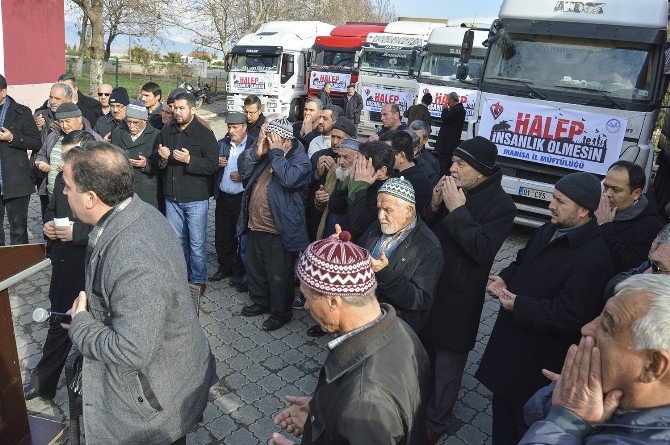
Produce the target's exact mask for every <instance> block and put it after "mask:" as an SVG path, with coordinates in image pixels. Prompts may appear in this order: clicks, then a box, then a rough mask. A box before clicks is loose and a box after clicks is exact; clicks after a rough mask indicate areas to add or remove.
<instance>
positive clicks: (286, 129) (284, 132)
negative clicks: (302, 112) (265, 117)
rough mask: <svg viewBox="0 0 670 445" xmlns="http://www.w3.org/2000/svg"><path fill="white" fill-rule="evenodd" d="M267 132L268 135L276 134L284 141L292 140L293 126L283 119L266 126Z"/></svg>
mask: <svg viewBox="0 0 670 445" xmlns="http://www.w3.org/2000/svg"><path fill="white" fill-rule="evenodd" d="M267 131H268V132H269V133H277V134H278V135H279V136H281V137H282V138H284V139H294V138H295V136H293V126H292V125H291V123H290V122H289V121H288V119H286V118H285V117H282V118H281V119H275V120H273V121H272V122H270V123H269V124H268V129H267Z"/></svg>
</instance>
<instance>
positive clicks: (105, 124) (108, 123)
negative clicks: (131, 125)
mask: <svg viewBox="0 0 670 445" xmlns="http://www.w3.org/2000/svg"><path fill="white" fill-rule="evenodd" d="M117 127H121V129H123V130H128V125H127V124H126V121H125V120H121V121H118V122H117V121H115V120H114V118H113V117H112V113H108V114H105V115H102V116H100V117H99V118H98V122H96V124H95V126H94V127H93V131H95V132H96V133H98V134H99V135H100V136H102V137H103V138H104V137H105V136H107V135H108V134H110V133H111V132H112V131H113V130H114V129H115V128H117Z"/></svg>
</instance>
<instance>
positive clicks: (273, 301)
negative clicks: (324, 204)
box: [237, 118, 312, 331]
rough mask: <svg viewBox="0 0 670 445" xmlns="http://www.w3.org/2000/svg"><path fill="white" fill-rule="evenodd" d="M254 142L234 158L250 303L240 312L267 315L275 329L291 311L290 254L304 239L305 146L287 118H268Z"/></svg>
mask: <svg viewBox="0 0 670 445" xmlns="http://www.w3.org/2000/svg"><path fill="white" fill-rule="evenodd" d="M266 128H267V130H266V131H264V132H262V133H261V139H260V140H259V141H258V144H257V147H250V148H247V149H246V150H245V151H244V152H242V154H241V155H240V158H239V160H238V168H239V169H240V170H241V171H243V172H246V171H251V173H250V174H249V176H248V177H246V175H245V181H246V185H247V186H246V188H245V190H244V194H243V195H242V209H241V212H240V218H239V220H238V222H237V236H242V235H244V234H248V238H247V264H246V266H247V285H248V286H249V297H250V298H251V301H252V303H253V304H251V305H248V306H245V307H243V308H242V315H243V316H245V317H253V316H256V315H261V314H265V313H268V312H269V313H270V316H269V317H268V318H267V319H266V320H265V321H264V322H263V329H264V330H266V331H274V330H276V329H279V328H281V327H282V326H284V324H286V323H287V322H288V321H289V320H291V318H292V317H293V309H292V307H291V306H292V304H293V299H294V291H293V269H294V264H295V256H296V254H297V253H299V252H302V251H303V250H304V249H305V248H306V247H307V245H308V244H309V238H308V236H307V224H306V221H305V200H304V196H305V194H306V193H307V187H308V186H309V181H310V177H311V173H312V168H311V165H310V162H309V158H308V157H307V154H306V153H305V150H304V148H303V147H302V145H301V144H300V142H298V140H296V139H295V137H294V136H293V127H292V126H291V123H290V122H289V121H288V119H286V118H281V119H277V120H273V121H272V122H270V123H269V124H268V125H267V127H266Z"/></svg>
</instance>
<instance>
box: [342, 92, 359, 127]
mask: <svg viewBox="0 0 670 445" xmlns="http://www.w3.org/2000/svg"><path fill="white" fill-rule="evenodd" d="M342 101H343V103H342V109H343V110H344V116H345V117H347V118H349V119H351V121H352V122H353V123H354V124H356V125H358V124H360V123H361V112H362V111H363V98H362V97H361V95H360V94H358V93H357V92H356V91H354V95H353V96H351V98H349V95H348V94H345V95H344V97H343V98H342ZM349 101H351V112H349V110H348V109H347V106H348V102H349Z"/></svg>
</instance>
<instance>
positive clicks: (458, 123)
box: [435, 103, 465, 155]
mask: <svg viewBox="0 0 670 445" xmlns="http://www.w3.org/2000/svg"><path fill="white" fill-rule="evenodd" d="M464 125H465V108H464V107H463V104H461V103H458V104H456V105H454V106H453V107H450V108H445V109H443V110H442V125H440V132H439V133H438V134H437V140H436V141H435V150H436V151H438V152H440V153H445V154H449V155H451V154H452V153H453V152H454V149H455V148H456V147H457V146H458V143H459V142H460V140H461V133H462V132H463V126H464Z"/></svg>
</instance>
